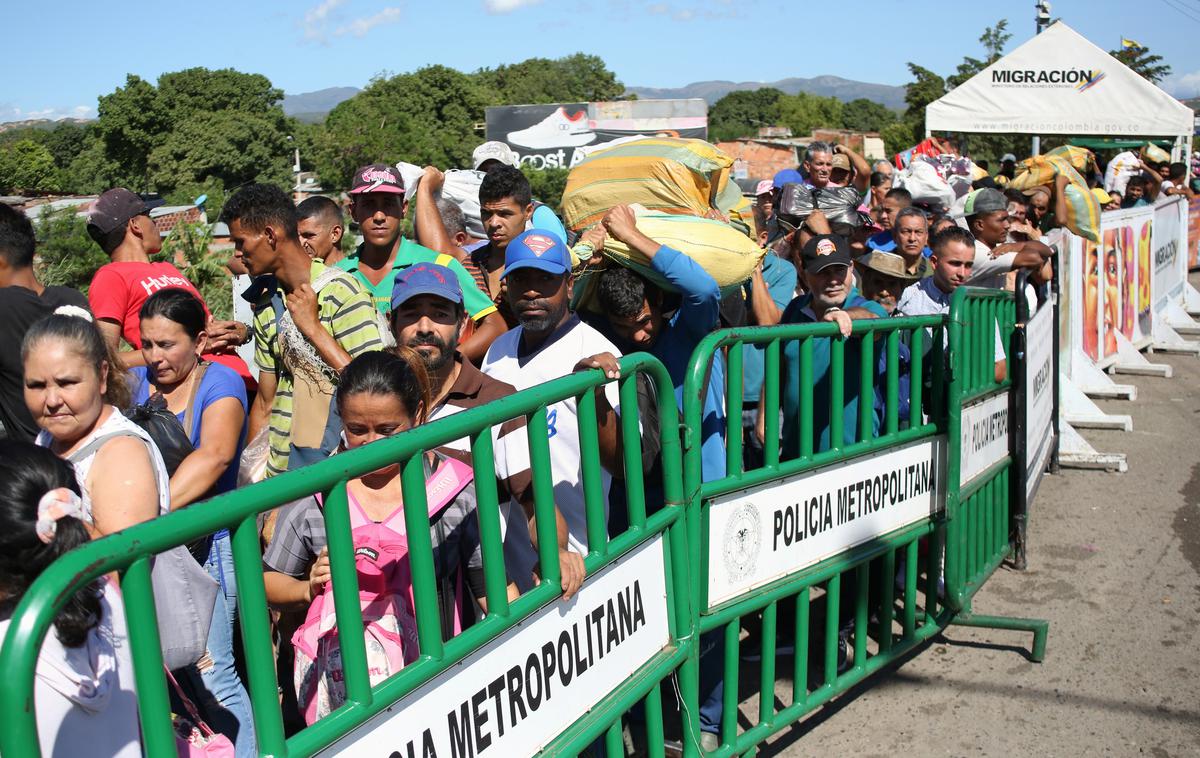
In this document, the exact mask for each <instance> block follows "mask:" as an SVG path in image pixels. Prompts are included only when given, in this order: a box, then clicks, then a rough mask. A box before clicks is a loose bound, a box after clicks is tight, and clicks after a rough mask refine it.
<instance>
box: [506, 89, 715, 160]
mask: <svg viewBox="0 0 1200 758" xmlns="http://www.w3.org/2000/svg"><path fill="white" fill-rule="evenodd" d="M485 119H486V122H487V138H488V139H489V140H497V141H500V142H503V143H505V144H507V145H508V146H509V147H511V148H512V149H513V150H514V151H515V152H516V153H517V156H518V157H519V158H520V159H521V165H522V166H529V167H531V168H535V169H542V168H571V167H573V166H575V165H577V164H578V163H579V162H580V161H582V160H583V159H584V157H585V156H586V155H587V153H588V152H589V151H590V150H594V149H595V148H597V147H600V146H603V145H604V144H606V143H608V142H612V141H613V140H616V139H621V138H622V137H637V136H651V137H653V136H669V137H694V138H697V139H707V138H708V104H707V103H705V102H704V100H701V99H699V98H695V99H689V100H620V101H613V102H601V103H551V104H545V105H503V106H495V107H491V108H488V109H487V110H486V112H485Z"/></svg>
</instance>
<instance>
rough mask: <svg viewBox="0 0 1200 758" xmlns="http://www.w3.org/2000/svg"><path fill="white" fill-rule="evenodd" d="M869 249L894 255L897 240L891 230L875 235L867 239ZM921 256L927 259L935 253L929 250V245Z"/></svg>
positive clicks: (923, 249)
mask: <svg viewBox="0 0 1200 758" xmlns="http://www.w3.org/2000/svg"><path fill="white" fill-rule="evenodd" d="M867 248H868V249H870V250H878V251H879V252H881V253H894V252H896V238H895V237H893V236H892V232H891V231H890V230H888V231H885V232H880V233H879V234H873V235H871V236H870V237H868V238H867ZM921 255H923V256H925V257H926V258H928V257H929V256H931V255H933V251H932V250H930V249H929V245H926V246H925V247H924V248H922V249H921Z"/></svg>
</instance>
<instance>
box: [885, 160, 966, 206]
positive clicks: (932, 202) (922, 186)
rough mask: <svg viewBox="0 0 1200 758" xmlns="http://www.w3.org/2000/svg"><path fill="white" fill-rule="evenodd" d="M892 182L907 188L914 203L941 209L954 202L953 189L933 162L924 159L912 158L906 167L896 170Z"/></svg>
mask: <svg viewBox="0 0 1200 758" xmlns="http://www.w3.org/2000/svg"><path fill="white" fill-rule="evenodd" d="M893 184H894V186H896V187H902V188H904V189H906V190H908V191H909V194H911V195H912V199H913V203H914V204H918V205H925V206H929V207H931V208H933V209H934V210H942V211H944V210H945V209H947V208H949V207H950V206H951V205H953V204H954V197H955V195H954V190H953V189H951V187H950V185H949V184H948V183H947V182H946V180H945V179H943V178H942V177H941V175H940V174H939V173H938V171H937V169H936V168H935V167H934V166H933V164H931V163H928V162H926V161H924V160H914V161H913V162H912V163H911V164H909V166H908V168H906V169H904V170H903V171H900V172H898V173H897V174H896V178H895V180H894V181H893Z"/></svg>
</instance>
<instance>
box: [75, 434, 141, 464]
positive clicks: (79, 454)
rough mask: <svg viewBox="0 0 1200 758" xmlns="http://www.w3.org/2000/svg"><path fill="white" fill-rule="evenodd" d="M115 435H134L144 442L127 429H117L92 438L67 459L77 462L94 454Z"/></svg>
mask: <svg viewBox="0 0 1200 758" xmlns="http://www.w3.org/2000/svg"><path fill="white" fill-rule="evenodd" d="M116 437H136V438H137V439H139V440H142V442H145V440H143V439H142V438H141V437H139V436H138V435H137V434H135V433H133V432H131V431H129V430H128V429H118V430H117V431H115V432H109V433H107V434H101V435H100V436H99V437H97V438H96V439H94V440H92V441H91V442H89V443H87V444H86V445H84V446H83V447H81V448H79V449H78V450H76V451H75V452H73V453H71V454H70V455H68V456H67V460H68V461H70V462H71V463H79V462H80V461H82V460H83V459H84V458H87V457H88V456H89V455H92V454H94V453H95V452H96V451H97V450H99V449H100V448H101V447H103V446H104V443H105V442H108V441H109V440H111V439H114V438H116Z"/></svg>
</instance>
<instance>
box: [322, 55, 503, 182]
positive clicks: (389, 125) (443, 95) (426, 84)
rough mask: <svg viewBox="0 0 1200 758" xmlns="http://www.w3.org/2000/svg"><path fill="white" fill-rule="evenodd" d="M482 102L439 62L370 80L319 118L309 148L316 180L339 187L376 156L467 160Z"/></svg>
mask: <svg viewBox="0 0 1200 758" xmlns="http://www.w3.org/2000/svg"><path fill="white" fill-rule="evenodd" d="M486 104H487V100H486V95H485V93H484V91H483V89H482V88H481V87H480V86H479V84H478V82H477V81H476V80H475V79H474V78H473V77H471V76H469V75H467V74H463V73H461V72H459V71H455V70H454V69H452V68H447V67H446V66H428V67H426V68H422V69H420V70H418V71H416V72H414V73H411V74H400V75H398V76H393V77H391V78H387V79H385V78H378V79H375V80H374V81H372V82H371V84H370V85H368V86H367V88H366V89H364V90H363V91H362V92H360V93H358V94H357V95H355V96H354V97H352V98H350V99H349V100H346V101H345V102H343V103H340V104H339V105H338V106H337V107H336V108H334V109H333V111H332V112H330V114H329V116H328V117H327V118H326V120H325V130H324V133H323V134H321V135H319V137H318V139H317V141H316V150H315V152H316V155H315V165H316V169H317V172H318V173H319V174H320V176H321V184H322V186H324V187H325V188H326V189H329V190H336V189H344V188H346V186H347V185H348V183H349V179H350V175H351V174H352V173H353V171H354V169H355V168H357V167H359V166H362V165H365V164H368V163H375V162H380V161H382V162H384V163H395V162H396V161H398V160H405V161H408V162H409V163H415V164H417V165H426V164H432V165H435V166H442V167H448V166H465V165H468V162H469V161H470V158H471V151H472V150H473V149H474V148H475V146H476V145H477V144H478V143H479V141H480V138H479V136H478V135H477V134H476V132H475V124H476V123H477V122H479V121H482V120H483V109H484V106H485V105H486Z"/></svg>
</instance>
